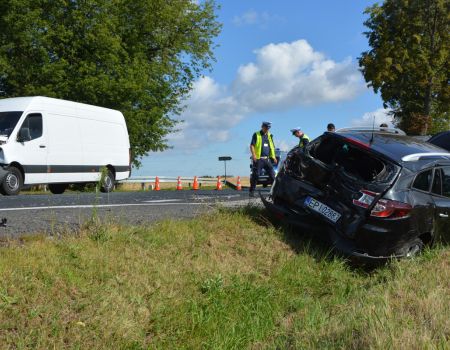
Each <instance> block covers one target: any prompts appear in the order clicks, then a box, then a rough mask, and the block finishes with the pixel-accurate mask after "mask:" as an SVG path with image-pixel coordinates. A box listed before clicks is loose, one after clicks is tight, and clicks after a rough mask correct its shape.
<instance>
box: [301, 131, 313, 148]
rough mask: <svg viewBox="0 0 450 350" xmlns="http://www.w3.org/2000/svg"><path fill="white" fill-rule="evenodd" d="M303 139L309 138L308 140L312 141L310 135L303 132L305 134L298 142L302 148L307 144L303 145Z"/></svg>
mask: <svg viewBox="0 0 450 350" xmlns="http://www.w3.org/2000/svg"><path fill="white" fill-rule="evenodd" d="M303 140H308V142H309V141H311V139H310V138H309V136H308V135H306V134H303V136H302V137H301V138H300V141H299V142H298V147H300V148H303V147H305V146H304V145H303Z"/></svg>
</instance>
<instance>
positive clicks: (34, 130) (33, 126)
mask: <svg viewBox="0 0 450 350" xmlns="http://www.w3.org/2000/svg"><path fill="white" fill-rule="evenodd" d="M26 128H28V130H29V131H30V141H31V140H34V139H37V138H39V137H41V136H42V129H43V128H42V115H41V114H38V113H34V114H29V115H28V116H27V118H26V119H25V120H24V122H23V124H22V126H21V129H26Z"/></svg>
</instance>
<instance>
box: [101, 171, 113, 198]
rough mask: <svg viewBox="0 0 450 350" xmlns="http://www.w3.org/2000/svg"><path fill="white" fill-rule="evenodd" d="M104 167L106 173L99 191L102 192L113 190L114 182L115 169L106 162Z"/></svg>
mask: <svg viewBox="0 0 450 350" xmlns="http://www.w3.org/2000/svg"><path fill="white" fill-rule="evenodd" d="M105 168H106V169H107V175H106V177H105V179H104V180H103V183H102V184H101V186H100V191H101V192H104V193H109V192H112V191H113V190H114V186H115V182H116V171H115V169H114V167H113V166H112V165H110V164H108V165H107V166H106V167H105Z"/></svg>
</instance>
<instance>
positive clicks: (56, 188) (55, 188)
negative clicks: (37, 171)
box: [48, 184, 69, 194]
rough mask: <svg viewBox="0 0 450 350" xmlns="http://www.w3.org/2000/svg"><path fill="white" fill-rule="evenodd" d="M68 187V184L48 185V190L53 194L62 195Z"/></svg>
mask: <svg viewBox="0 0 450 350" xmlns="http://www.w3.org/2000/svg"><path fill="white" fill-rule="evenodd" d="M67 187H69V185H68V184H49V185H48V189H49V191H50V192H51V193H53V194H63V193H64V191H65V190H66V189H67Z"/></svg>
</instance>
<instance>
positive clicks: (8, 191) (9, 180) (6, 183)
mask: <svg viewBox="0 0 450 350" xmlns="http://www.w3.org/2000/svg"><path fill="white" fill-rule="evenodd" d="M22 185H23V176H22V173H21V172H20V170H19V169H17V168H15V167H9V168H8V169H7V173H6V175H5V177H4V178H3V180H2V182H1V185H0V192H1V193H2V194H4V195H5V196H15V195H17V194H19V192H20V189H21V188H22Z"/></svg>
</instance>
